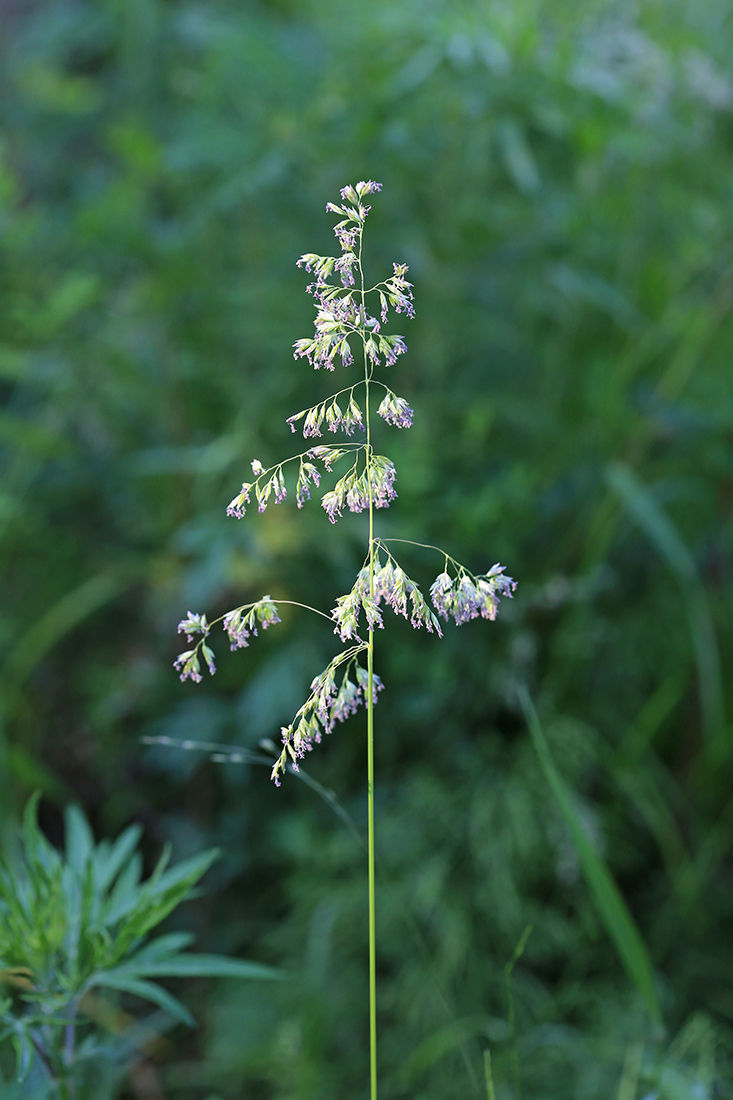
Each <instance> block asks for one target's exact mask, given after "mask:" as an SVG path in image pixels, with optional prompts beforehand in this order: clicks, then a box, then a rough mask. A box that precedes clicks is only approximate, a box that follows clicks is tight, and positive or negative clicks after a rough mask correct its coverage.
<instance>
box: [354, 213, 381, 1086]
mask: <svg viewBox="0 0 733 1100" xmlns="http://www.w3.org/2000/svg"><path fill="white" fill-rule="evenodd" d="M361 249H362V232H361V231H360V232H359V258H358V267H359V277H360V283H361V306H362V316H363V315H364V304H365V297H366V295H365V290H364V272H363V269H362V266H361ZM362 344H363V346H364V388H365V401H364V404H365V406H366V408H365V418H366V452H365V453H366V459H365V462H366V469H367V484H368V486H369V596H370V598H371V599H372V600H373V599H374V499H373V494H372V479H371V476H370V474H369V467H370V465H371V460H372V435H371V421H370V416H369V382H370V375H371V370H370V364H369V359H368V357H367V354H366V341H365V340H364V338H363V337H362ZM367 676H368V679H367V698H366V710H367V821H368V855H367V860H368V864H369V1079H370V1085H371V1090H370V1096H371V1100H377V906H376V871H375V862H376V860H375V844H374V630H373V629H372V628H371V627H369V642H368V645H367Z"/></svg>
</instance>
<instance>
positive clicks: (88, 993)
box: [0, 796, 277, 1097]
mask: <svg viewBox="0 0 733 1100" xmlns="http://www.w3.org/2000/svg"><path fill="white" fill-rule="evenodd" d="M37 809H38V796H34V797H33V798H31V800H30V801H29V803H28V805H27V807H26V810H25V814H24V817H23V828H22V832H21V838H20V840H21V844H20V850H19V851H18V852H17V853H15V858H13V857H12V856H10V857H3V858H2V861H1V862H0V980H2V982H3V984H4V986H5V988H6V991H8V992H9V993H10V995H9V996H7V997H6V998H5V1000H4V1001H3V1003H2V1016H1V1017H0V1019H1V1020H2V1025H3V1030H2V1032H0V1039H10V1040H11V1041H12V1043H13V1046H14V1047H15V1051H16V1056H17V1062H18V1072H19V1075H20V1079H21V1080H25V1079H26V1078H27V1077H28V1074H29V1073H30V1071H31V1069H32V1067H33V1062H34V1057H37V1058H38V1059H39V1060H40V1062H41V1064H42V1066H43V1067H44V1069H45V1070H46V1073H47V1075H48V1077H49V1078H50V1080H51V1082H52V1083H53V1084H54V1085H55V1086H56V1087H57V1088H58V1095H59V1096H60V1097H65V1096H72V1095H76V1092H75V1087H74V1078H75V1077H76V1076H77V1074H78V1062H79V1061H81V1062H82V1063H83V1062H85V1061H86V1062H89V1061H93V1060H94V1059H95V1058H96V1059H99V1058H100V1057H102V1058H104V1057H109V1053H110V1052H109V1049H108V1046H107V1044H106V1043H105V1042H104V1041H103V1040H102V1039H101V1036H99V1035H96V1036H88V1037H87V1038H86V1039H85V1041H84V1043H83V1044H82V1045H81V1046H80V1044H79V1041H78V1037H79V1036H81V1035H83V1033H84V1032H88V1030H89V1028H88V1024H89V1020H90V1018H91V1019H94V1017H95V1016H96V1017H99V1016H100V1008H99V1003H98V996H97V994H96V991H97V990H117V991H120V992H123V993H131V994H134V995H135V996H136V997H137V998H141V999H142V1000H145V1001H149V1002H151V1003H152V1004H155V1005H157V1006H158V1007H159V1008H162V1009H163V1010H164V1011H165V1012H167V1013H169V1014H170V1015H171V1016H172V1017H174V1018H175V1019H176V1020H179V1021H182V1022H183V1023H185V1024H189V1025H193V1022H194V1021H193V1017H192V1016H191V1014H190V1012H189V1011H188V1010H187V1009H186V1008H185V1007H184V1006H183V1004H181V1002H180V1001H179V1000H178V999H177V998H176V997H174V996H173V995H172V994H171V993H169V992H168V991H167V990H166V989H164V988H163V987H162V986H160V985H159V984H158V983H157V982H155V981H151V979H152V978H158V977H202V976H208V977H213V976H220V977H238V978H272V977H275V976H277V974H276V972H275V971H273V970H271V969H270V968H268V967H264V966H259V965H258V964H256V963H248V962H243V961H239V960H234V959H227V958H223V957H220V956H216V955H189V954H185V953H184V952H183V949H184V948H185V947H187V946H188V945H189V944H190V943H191V941H192V939H193V936H191V935H189V934H188V933H180V932H174V933H169V934H167V935H163V936H158V937H157V938H155V939H153V940H148V936H149V934H150V932H151V931H152V929H153V928H155V927H156V926H157V925H159V924H160V923H161V922H162V921H163V920H165V918H166V917H167V916H168V915H169V914H170V913H171V912H172V911H173V910H174V909H175V908H176V907H177V906H178V905H180V903H181V902H182V901H184V900H185V898H186V897H187V896H188V895H189V894H190V892H191V890H192V889H193V887H194V886H195V885H196V883H197V882H198V881H199V879H200V878H201V877H202V875H203V874H204V873H205V872H206V871H207V870H208V868H209V867H210V866H211V864H212V862H213V861H214V859H215V858H216V856H217V854H218V853H217V852H216V851H210V852H204V853H202V854H201V855H199V856H194V857H192V858H190V859H186V860H183V861H182V862H180V863H178V864H177V865H176V866H175V867H168V862H169V859H170V852H169V851H166V852H164V853H163V855H162V856H161V857H160V859H159V860H158V862H157V864H156V866H155V868H154V870H153V872H152V874H151V875H150V876H149V877H148V878H147V879H145V880H143V878H142V858H141V856H140V854H139V853H138V852H137V851H136V849H137V846H138V842H139V840H140V836H141V833H142V830H141V829H140V827H139V826H136V825H131V826H130V827H129V828H128V829H126V830H125V831H124V832H123V833H121V835H120V836H119V837H118V839H117V840H116V841H115V842H114V844H111V843H109V842H108V841H102V842H101V843H100V844H98V845H97V844H95V843H94V838H93V836H92V833H91V830H90V827H89V824H88V822H87V820H86V818H85V817H84V815H83V813H82V812H81V810H80V809H79V808H78V807H77V806H71V807H69V808H68V809H67V812H66V848H65V853H64V854H63V855H62V854H60V853H59V852H57V851H56V849H55V848H54V847H53V846H52V845H51V844H49V842H48V841H47V840H46V838H45V837H44V835H43V833H42V832H41V831H40V829H39V827H38V822H37ZM85 1025H86V1026H85Z"/></svg>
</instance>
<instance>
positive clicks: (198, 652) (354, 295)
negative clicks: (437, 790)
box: [175, 180, 516, 1100]
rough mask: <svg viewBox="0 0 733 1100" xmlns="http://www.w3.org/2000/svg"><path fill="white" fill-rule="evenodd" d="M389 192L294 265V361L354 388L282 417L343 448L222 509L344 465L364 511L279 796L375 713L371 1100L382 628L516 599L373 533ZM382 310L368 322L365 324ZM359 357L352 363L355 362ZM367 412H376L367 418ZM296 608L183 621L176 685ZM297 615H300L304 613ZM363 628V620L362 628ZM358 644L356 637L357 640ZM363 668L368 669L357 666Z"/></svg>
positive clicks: (330, 494) (506, 586)
mask: <svg viewBox="0 0 733 1100" xmlns="http://www.w3.org/2000/svg"><path fill="white" fill-rule="evenodd" d="M379 191H381V184H379V183H374V182H373V181H372V180H367V181H361V182H359V183H357V184H355V185H354V186H353V187H352V186H347V187H344V188H342V189H341V201H340V203H334V202H329V203H328V204H327V205H326V210H327V212H329V213H331V214H335V215H336V216H337V217H338V218H339V221H338V222H337V224H336V225H335V227H334V233H335V235H336V239H337V241H338V244H339V247H340V249H341V254H340V255H339V256H319V255H317V254H315V253H312V252H307V253H305V254H304V255H302V256H301V257H300V259H299V260H298V266H299V267H301V268H303V269H304V270H305V271H306V272H307V273H308V274H309V275H312V276H313V281H312V282H311V283H310V284H309V285H308V286H307V288H306V289H307V291H308V293H309V294H312V295H313V298H314V301H315V307H316V317H315V323H314V334H313V336H312V337H307V338H303V339H300V340H296V341H295V343H294V345H293V355H294V357H295V359H305V360H306V361H307V362H308V363H309V364H310V365H311V366H312V367H313V368H314V369H315V370H320V369H321V368H323V369H324V370H326V371H336V370H344V371H351V370H352V369H353V370H354V371H355V373H356V377H355V378H354V377H353V375H352V377H351V378H350V379H349V380H348V381H347V383H346V385H344V386H343V387H341V388H340V389H338V390H337V391H336V392H335V393H332V394H331V395H330V396H327V397H325V398H321V399H319V400H318V401H317V402H316V403H315V404H314V405H312V406H311V407H310V408H307V409H301V410H300V411H299V412H296V413H294V414H293V415H292V416H289V417H288V418H287V424H288V426H289V427H290V431H291V433H293V434H298V433H301V434H302V436H303V439H305V440H313V439H318V438H322V437H323V435H324V432H327V433H329V434H334V435H335V434H336V433H338V432H342V433H343V434H344V435H345V436H346V437H347V439H345V440H343V441H340V442H339V443H338V444H337V445H331V444H326V443H317V444H314V445H310V446H308V447H307V448H306V449H305V450H303V451H302V452H301V453H299V454H295V455H292V456H290V457H289V458H286V459H284V460H283V461H281V462H277V463H275V464H274V465H271V466H265V465H264V464H263V463H262V462H260V460H259V459H254V460H253V461H252V463H251V468H252V477H253V480H250V481H245V482H243V484H242V488H241V491H240V492H239V493H238V494H237V495H236V496H235V497H234V499H233V500H232V501H231V503H230V504H229V506H228V508H227V514H228V515H230V516H232V517H234V518H236V519H241V518H242V517H243V516H244V515H245V512H246V508H247V506H248V505H250V504H252V503H254V502H256V504H257V509H258V511H259V512H264V511H265V509H266V508H267V507H268V506H269V505H270V504H271V503H275V504H279V503H281V502H282V501H284V500H286V498H287V495H288V490H287V485H286V475H290V471H291V468H292V470H293V473H294V474H295V502H296V504H297V506H298V508H301V507H302V506H303V505H304V504H305V502H306V501H309V500H310V499H311V492H312V491H315V490H320V487H321V481H322V479H323V477H324V475H329V474H331V473H332V472H333V469H334V467H335V466H336V465H337V464H338V463H341V462H342V461H343V460H344V459H347V460H348V461H349V463H350V465H349V466H348V468H347V469H346V470H345V472H343V473H341V475H340V476H339V477H338V480H337V481H336V482H335V484H334V485H333V486H332V488H328V489H325V491H324V492H323V494H322V496H321V506H322V507H323V509H324V511H325V512H326V515H327V516H328V518H329V520H330V521H331V523H334V524H335V523H336V522H337V521H338V520H339V519H340V518H341V517H342V516H343V514H344V511H345V510H348V511H351V512H366V513H367V518H368V531H366V532H365V534H366V540H365V541H366V544H367V547H366V549H367V553H366V557H365V559H364V563H363V565H362V567H361V569H360V570H359V572H358V574H357V576H356V579H355V582H354V585H353V587H352V588H351V590H350V591H349V592H347V593H345V594H344V595H341V596H339V597H338V598H337V599H336V603H335V606H334V607H333V609H332V610H331V613H330V615H325V613H324V612H322V611H318V610H317V609H316V608H310V610H312V611H315V612H316V613H317V614H319V615H323V616H324V617H325V618H327V619H329V620H330V621H331V623H332V624H335V625H334V627H333V629H334V633H335V634H336V635H337V636H338V637H339V639H340V641H341V642H342V643H343V644H344V645H346V646H347V648H346V649H343V650H341V652H339V653H337V654H336V656H335V657H334V658H333V659H332V660H331V662H330V663H329V664H328V666H327V667H326V668H325V669H324V670H323V672H321V673H319V675H318V676H316V677H315V679H314V680H313V682H312V684H311V690H310V694H309V696H308V698H307V699H306V701H305V702H304V704H303V705H302V707H301V708H300V710H299V711H298V713H297V714H296V715H295V717H294V719H293V721H292V722H291V723H290V725H289V726H285V727H283V729H282V731H281V742H282V750H281V752H280V755H279V756H278V758H277V759H276V760H275V762H274V764H273V768H272V779H273V780H274V781H275V783H276V784H277V785H279V784H280V781H281V778H282V776H283V775H284V773H285V772H286V770H287V769H288V768H290V769H292V770H293V771H297V770H298V767H299V762H300V761H301V760H302V758H303V756H304V755H305V753H306V752H308V751H310V750H311V749H312V748H313V746H314V745H315V744H317V743H319V742H320V741H321V740H322V737H323V734H324V733H331V732H332V730H333V729H334V728H335V725H336V723H340V722H343V721H344V720H345V719H346V718H348V717H349V716H350V715H352V714H354V713H355V711H356V710H357V708H358V707H359V705H361V704H364V706H365V707H366V711H367V771H368V789H369V802H368V808H369V813H368V823H369V945H370V951H369V956H370V1040H371V1041H370V1061H371V1097H372V1100H376V1007H375V1006H376V996H375V982H376V963H375V958H376V946H375V944H376V940H375V905H374V894H375V890H374V718H373V712H374V705H375V703H376V696H377V692H378V691H380V690H381V689H382V683H381V681H380V679H379V677H378V676H376V674H375V672H374V632H375V630H379V629H382V628H383V627H384V617H383V611H382V609H383V608H391V609H392V611H393V612H394V613H395V614H397V615H401V616H403V617H404V618H406V619H409V621H410V623H411V625H412V626H413V627H414V628H415V629H419V628H420V627H423V626H424V627H425V629H426V630H428V631H429V632H430V633H434V634H436V635H437V636H438V637H439V638H440V637H442V630H441V626H440V622H439V618H438V617H440V618H442V619H444V620H445V621H448V620H450V619H452V620H453V621H454V622H455V623H456V625H458V626H460V625H462V624H463V623H467V622H469V621H470V620H471V619H476V618H479V617H480V618H484V619H489V620H493V619H495V618H496V614H497V611H498V607H499V599H500V598H501V597H505V596H506V597H511V596H512V594H513V592H514V589H515V588H516V585H515V582H514V581H513V580H512V578H511V577H508V576H507V575H506V574H505V572H504V568H503V566H501V565H498V564H497V565H494V566H492V567H491V569H489V570H488V572H486V573H483V574H478V575H475V574H473V573H471V572H470V571H469V570H468V569H466V568H465V566H463V565H461V564H460V563H459V562H457V561H455V560H454V559H453V558H452V557H450V555H449V554H447V553H446V552H445V551H444V550H441V549H440V548H438V547H435V546H428V545H426V544H423V543H410V542H409V540H405V539H383V538H379V537H378V536H376V535H375V532H374V521H375V511H376V510H377V509H380V508H388V507H389V506H390V504H391V503H392V501H393V500H395V499H396V498H397V491H396V489H395V484H396V480H397V472H396V470H395V466H394V463H393V462H392V460H391V459H390V458H389V457H387V456H386V455H382V454H377V453H376V452H375V450H374V447H373V443H372V434H373V425H374V423H375V422H374V420H373V415H372V412H373V411H374V412H375V413H376V415H377V416H378V417H380V418H381V420H382V421H384V422H385V423H386V424H387V425H389V426H390V427H393V428H398V429H403V428H410V427H411V426H412V423H413V418H414V412H413V409H412V408H411V407H410V405H409V404H408V402H407V400H406V399H405V398H403V397H399V396H397V394H395V393H394V392H393V390H392V389H391V388H390V387H389V386H387V385H386V383H385V382H383V381H382V379H381V377H377V372H383V371H385V370H389V369H390V368H392V367H393V366H394V365H395V364H396V362H397V359H398V358H399V356H400V355H404V354H405V352H406V351H407V346H406V344H405V341H404V338H403V337H402V336H401V335H400V334H398V333H388V332H383V331H382V329H383V327H385V326H387V325H388V323H389V320H390V315H396V316H402V317H405V318H412V317H414V315H415V310H414V306H413V295H412V283H410V282H408V280H407V278H406V276H407V271H408V268H407V264H398V263H395V264H393V269H392V274H391V275H388V276H387V277H386V278H385V279H383V280H382V281H380V282H377V283H374V284H372V285H368V284H367V282H366V281H365V278H364V269H363V266H362V251H363V236H364V226H365V223H366V219H367V217H368V215H369V211H370V209H371V207H370V206H369V205H367V204H366V202H365V199H366V198H367V196H369V195H373V194H376V193H377V192H379ZM371 311H374V312H371ZM359 349H360V354H359V355H358V361H357V359H355V350H359ZM373 405H376V408H374V409H373ZM397 543H400V544H402V545H409V546H412V547H415V548H418V549H420V550H421V551H422V550H427V551H429V552H434V553H437V554H438V555H439V557H441V558H442V559H443V562H442V569H441V572H440V573H439V574H438V576H437V577H436V578H435V580H434V581H433V583H432V585H431V586H430V589H429V601H430V603H432V607H433V608H434V611H433V610H431V607H430V606H429V601H428V599H426V597H425V595H424V594H423V591H422V590H421V588H420V587H419V585H418V583H417V582H416V581H414V580H413V579H412V578H411V577H410V576H408V574H407V573H406V572H405V570H404V569H403V567H402V565H401V564H400V563H399V562H398V560H397V558H396V557H395V554H394V552H393V549H392V547H394V545H395V544H397ZM294 602H295V601H292V600H279V601H278V600H273V599H272V598H271V597H270V596H269V595H268V596H263V597H262V598H261V599H259V600H256V601H254V602H253V603H248V604H244V605H242V606H241V607H237V608H234V609H233V610H232V611H229V612H227V613H226V614H225V615H223V616H221V618H220V619H216V620H214V621H213V622H211V623H210V622H209V621H208V620H207V618H206V616H205V615H203V614H193V613H191V612H189V613H188V616H187V618H186V619H184V620H183V621H182V622H181V623H180V625H179V628H178V629H179V631H180V632H181V633H185V634H186V635H187V637H188V641H189V644H192V643H193V642H194V638H195V637H196V636H197V635H198V636H199V637H198V640H197V641H196V643H195V645H193V648H192V649H189V650H186V651H185V652H183V653H181V654H180V655H179V656H178V658H177V659H176V661H175V667H176V668H177V669H178V671H179V673H180V677H181V679H182V680H185V679H191V680H193V681H195V682H199V681H200V680H201V678H202V676H201V667H202V659H203V662H204V663H205V664H206V666H207V668H208V670H209V672H210V673H211V674H212V675H213V673H214V672H215V664H214V653H213V651H212V649H211V648H210V646H209V645H208V642H207V639H209V636H210V633H211V630H212V627H214V626H216V625H217V624H218V623H221V624H222V625H223V629H224V631H225V633H226V635H227V637H228V639H229V643H230V648H231V649H239V648H243V647H246V646H248V645H249V643H250V639H251V638H252V637H253V636H256V635H257V628H258V626H261V627H262V628H263V629H267V627H269V626H271V625H273V624H275V623H278V622H280V616H279V614H278V604H284V603H294ZM296 606H303V605H301V604H297V605H296ZM362 616H363V618H362ZM360 632H361V633H360ZM364 661H365V662H366V665H365V664H364V663H363V662H364Z"/></svg>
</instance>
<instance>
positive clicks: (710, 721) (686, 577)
mask: <svg viewBox="0 0 733 1100" xmlns="http://www.w3.org/2000/svg"><path fill="white" fill-rule="evenodd" d="M606 479H607V481H608V483H609V485H610V486H611V488H612V489H613V490H614V491H615V492H616V493H617V494H618V496H619V497H620V498H621V500H622V502H623V504H624V506H625V508H626V509H627V511H628V512H629V514H630V515H631V516H632V518H633V519H634V520H635V521H636V523H637V524H638V525H639V527H640V528H641V529H642V531H644V533H645V534H646V536H647V537H648V539H649V541H650V542H651V543H652V545H653V546H654V547H655V549H656V550H657V551H658V553H659V554H660V556H661V557H662V558H663V559H664V560H665V561H666V562H667V564H668V565H669V567H670V569H671V570H672V572H673V573H674V575H675V577H676V578H677V581H678V583H679V586H680V589H681V592H682V607H683V608H684V610H685V613H686V614H687V618H688V621H689V625H690V634H691V636H692V645H693V649H694V653H695V662H696V664H697V674H698V678H699V682H700V709H701V712H702V714H701V717H702V723H703V728H704V730H705V733H706V737H707V739H708V743H709V745H710V747H711V749H712V751H713V754H714V755H715V756H716V758H717V757H722V756H723V755H724V754H725V752H726V751H727V750H728V749H729V745H728V736H727V732H726V722H725V704H724V698H723V681H722V677H721V673H720V654H719V652H718V642H717V638H716V634H715V627H714V625H713V620H712V616H711V614H710V608H709V606H708V601H707V597H706V595H705V590H704V588H703V586H702V581H701V580H700V576H699V573H698V571H697V566H696V565H695V561H694V558H693V557H692V554H691V553H690V551H689V550H688V549H687V547H686V546H685V544H684V543H683V541H682V539H681V538H680V536H679V535H678V533H677V531H676V530H675V528H674V527H673V525H672V524H671V522H670V521H669V519H668V518H667V516H666V515H665V514H664V512H663V511H662V509H661V508H660V507H659V505H658V504H657V502H656V501H655V500H654V498H653V497H652V495H651V493H650V492H649V490H648V489H647V488H646V487H645V486H644V485H643V484H642V483H641V481H639V479H638V478H637V476H636V474H635V473H634V471H633V470H632V469H631V468H630V467H629V466H626V465H624V464H623V463H620V462H613V463H611V464H610V465H609V466H608V467H607V469H606Z"/></svg>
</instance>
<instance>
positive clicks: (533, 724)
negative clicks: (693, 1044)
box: [519, 687, 662, 1024]
mask: <svg viewBox="0 0 733 1100" xmlns="http://www.w3.org/2000/svg"><path fill="white" fill-rule="evenodd" d="M519 698H520V703H521V707H522V710H523V712H524V716H525V718H526V721H527V725H528V727H529V731H530V734H531V735H532V740H533V742H534V746H535V749H536V750H537V756H538V757H539V761H540V765H541V766H542V770H543V772H544V773H545V777H546V779H547V782H548V783H549V785H550V787H551V789H552V793H553V794H554V795H555V798H556V799H557V802H558V805H559V807H560V810H561V812H562V815H563V817H564V818H565V821H566V823H567V826H568V828H569V829H570V834H571V836H572V839H573V843H574V845H575V849H576V851H577V853H578V858H579V860H580V865H581V867H582V870H583V874H584V875H585V879H586V881H587V883H588V885H589V887H590V889H591V891H592V894H593V897H594V899H595V902H596V905H597V908H598V913H599V916H600V918H601V920H602V921H603V924H604V926H605V928H606V931H607V932H608V934H609V936H610V937H611V939H612V940H613V943H614V945H615V947H616V950H617V951H618V954H619V958H620V959H621V961H622V963H623V964H624V966H625V968H626V971H627V973H628V975H629V977H630V978H631V980H632V982H633V983H634V985H635V986H636V988H637V989H638V991H639V994H640V995H641V997H642V999H643V1001H644V1003H645V1004H646V1007H647V1009H648V1010H649V1014H650V1015H651V1017H652V1019H653V1020H654V1022H655V1023H657V1024H660V1023H661V1022H662V1013H661V1009H660V1007H659V1001H658V999H657V994H656V991H655V989H654V971H653V967H652V961H651V958H650V957H649V952H648V951H647V948H646V944H645V943H644V940H643V939H642V937H641V933H640V932H639V929H638V927H637V925H636V922H635V921H634V918H633V917H632V915H631V913H630V912H629V909H628V907H627V905H626V902H625V901H624V899H623V898H622V896H621V893H620V891H619V889H618V886H617V885H616V883H615V882H614V880H613V877H612V876H611V873H610V871H609V870H608V867H607V866H606V864H605V862H604V861H603V859H602V858H601V857H600V856H599V855H598V852H597V851H596V850H595V848H594V847H593V845H592V843H591V841H590V840H589V838H588V835H587V833H586V831H585V829H584V828H583V825H582V823H581V820H580V817H579V816H578V813H577V811H576V809H575V807H574V806H573V800H572V796H571V793H570V791H569V789H568V787H567V785H566V783H565V781H564V779H563V777H562V776H561V774H560V772H559V771H558V769H557V766H556V765H555V761H554V760H553V758H552V753H551V752H550V747H549V745H548V744H547V740H546V738H545V735H544V733H543V732H542V726H541V724H540V720H539V718H538V716H537V711H536V710H535V707H534V704H533V702H532V700H531V698H530V695H529V692H528V691H527V689H526V688H524V687H522V688H520V692H519Z"/></svg>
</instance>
